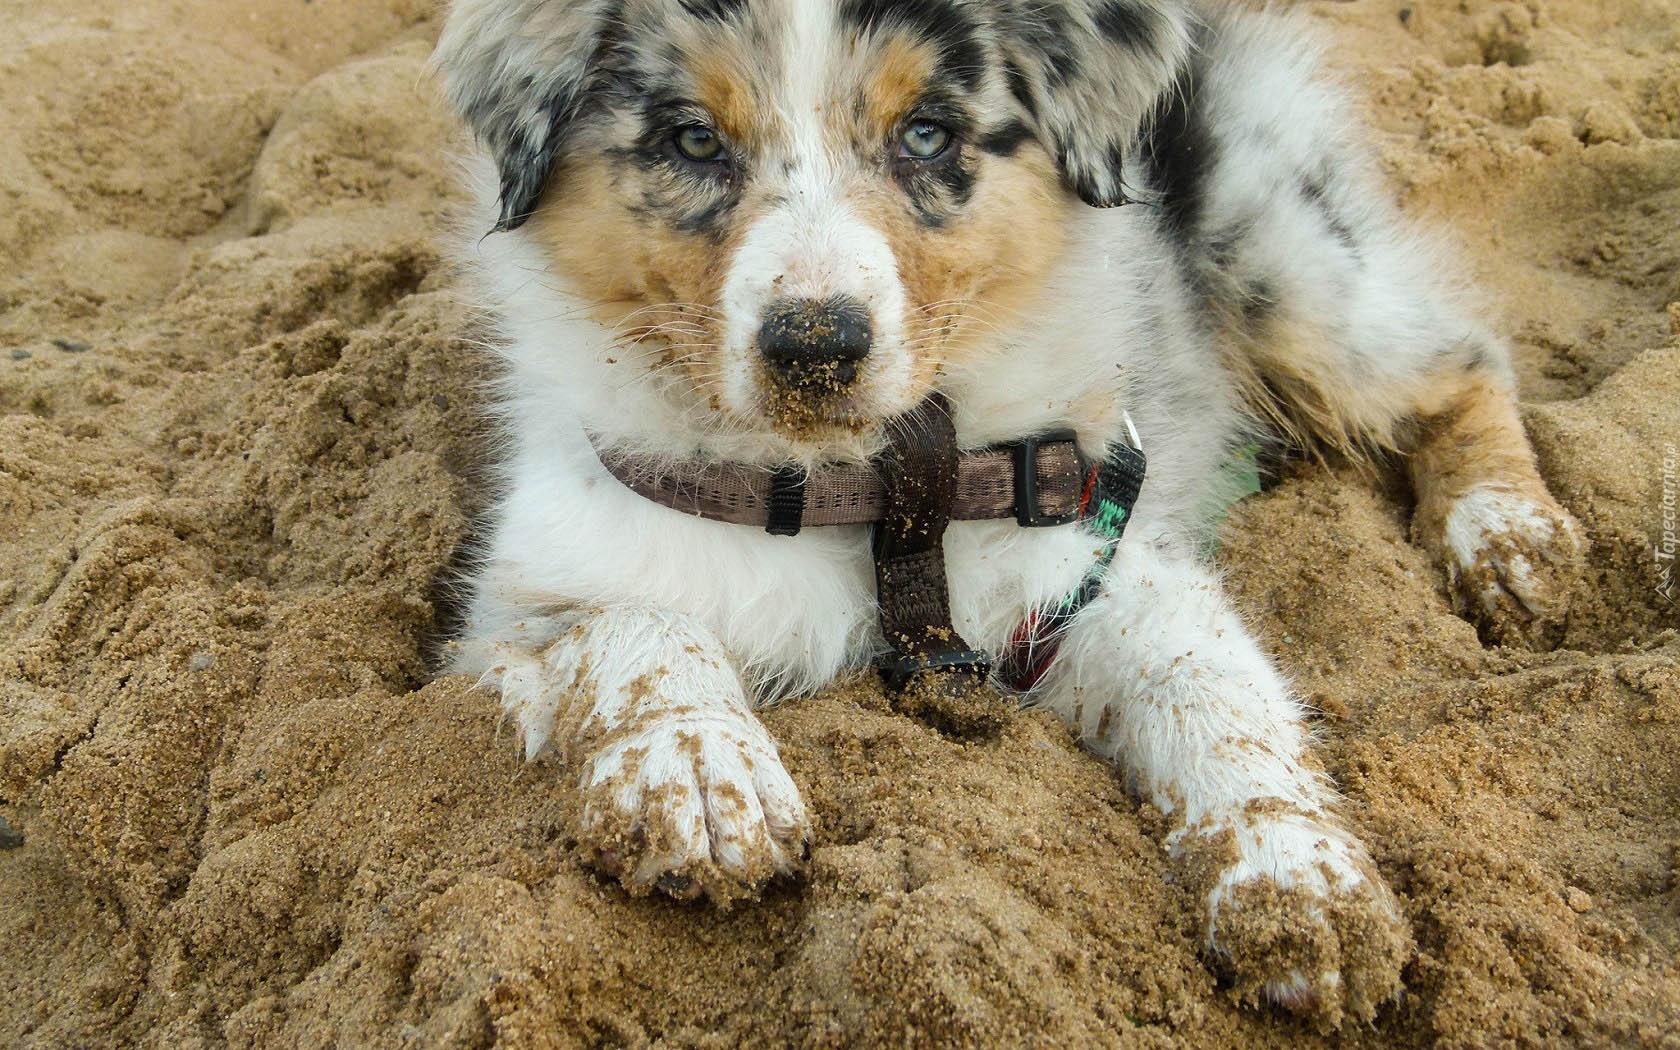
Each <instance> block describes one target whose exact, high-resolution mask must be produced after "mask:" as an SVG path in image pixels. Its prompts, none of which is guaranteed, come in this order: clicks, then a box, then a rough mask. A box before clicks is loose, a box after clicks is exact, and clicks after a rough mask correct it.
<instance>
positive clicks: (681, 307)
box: [528, 155, 742, 394]
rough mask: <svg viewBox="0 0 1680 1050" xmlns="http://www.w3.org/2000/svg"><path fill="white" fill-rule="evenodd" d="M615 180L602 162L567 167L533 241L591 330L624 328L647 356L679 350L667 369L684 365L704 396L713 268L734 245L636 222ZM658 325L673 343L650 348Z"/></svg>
mask: <svg viewBox="0 0 1680 1050" xmlns="http://www.w3.org/2000/svg"><path fill="white" fill-rule="evenodd" d="M621 176H622V173H621V172H619V171H618V170H617V166H616V164H615V162H613V161H611V160H609V159H607V158H605V157H602V156H599V155H594V156H590V155H580V156H578V157H576V158H573V159H571V160H569V161H568V162H567V163H566V165H565V167H564V170H563V173H562V174H561V175H560V177H558V178H556V179H555V180H554V181H553V182H552V183H551V184H550V187H549V190H548V194H547V196H546V197H545V198H544V199H543V202H542V204H541V206H540V207H539V208H538V209H537V212H536V214H535V215H533V216H532V217H531V221H530V223H529V226H528V229H529V231H530V234H531V236H532V237H533V238H534V239H535V240H536V241H537V243H538V244H540V245H541V246H542V249H543V251H544V253H545V254H546V255H547V256H548V258H549V260H550V261H551V263H552V265H553V269H554V272H556V273H561V274H564V275H566V277H567V278H568V279H569V280H570V281H571V283H572V284H573V286H574V287H575V288H576V289H577V290H578V292H580V293H581V295H582V297H583V298H584V299H585V300H587V301H588V302H589V303H590V304H591V305H590V313H591V316H592V317H593V318H594V319H595V320H596V321H597V322H599V323H601V324H603V325H607V326H609V327H621V328H624V330H625V332H626V335H627V337H628V338H629V339H631V340H632V341H633V342H636V343H638V344H643V343H644V341H645V345H648V346H651V347H653V348H659V347H662V346H663V345H664V344H665V343H667V342H676V343H681V344H683V346H682V348H681V352H680V353H671V352H667V353H665V354H663V355H662V356H663V359H664V360H666V361H669V360H672V359H674V358H680V359H681V360H682V365H683V367H684V368H685V369H687V371H688V373H689V375H690V377H691V378H693V380H694V383H695V386H696V388H697V389H701V390H703V391H704V392H706V393H708V394H710V393H711V392H712V391H711V389H710V388H711V386H712V384H713V383H714V382H715V380H716V378H717V376H718V373H719V368H718V354H719V352H718V350H717V347H718V346H719V345H720V344H721V342H722V333H721V331H720V330H719V325H718V322H717V320H716V311H715V307H716V305H717V302H718V297H719V294H720V292H721V289H722V285H723V278H724V274H725V268H724V267H723V266H720V265H718V260H719V259H724V258H728V257H729V255H730V254H731V253H732V252H733V251H734V244H733V243H732V241H733V239H734V238H733V237H732V236H726V237H725V239H724V242H723V243H721V244H720V243H718V242H715V241H712V240H709V239H707V238H704V237H700V236H697V235H694V234H685V233H683V232H681V231H679V230H677V229H675V228H674V227H673V226H672V225H671V224H670V223H669V222H667V221H665V220H664V219H663V218H661V217H659V216H646V215H638V214H636V213H635V212H633V211H631V210H630V208H628V207H627V206H626V205H625V202H624V198H623V197H622V196H621V191H617V190H615V187H617V186H618V185H619V183H620V181H621ZM733 228H735V229H740V228H742V227H741V226H739V225H737V226H735V227H733ZM695 306H698V307H700V308H701V309H694V308H693V307H695ZM660 325H667V326H670V329H669V338H668V339H659V338H651V339H650V338H649V337H650V336H654V334H655V333H654V329H656V328H657V327H658V326H660Z"/></svg>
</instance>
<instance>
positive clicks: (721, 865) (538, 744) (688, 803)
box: [454, 608, 810, 903]
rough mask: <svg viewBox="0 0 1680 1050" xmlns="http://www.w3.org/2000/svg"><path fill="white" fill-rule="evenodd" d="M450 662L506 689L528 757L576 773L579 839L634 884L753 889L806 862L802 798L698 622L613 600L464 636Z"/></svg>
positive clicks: (716, 891) (675, 889)
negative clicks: (553, 752) (546, 753)
mask: <svg viewBox="0 0 1680 1050" xmlns="http://www.w3.org/2000/svg"><path fill="white" fill-rule="evenodd" d="M454 669H455V670H457V671H462V672H465V673H476V674H479V675H480V676H481V678H480V680H481V682H482V683H483V684H485V685H489V686H493V687H495V688H497V689H499V690H500V692H501V694H502V702H503V705H504V707H505V708H506V710H507V712H508V715H509V716H510V717H511V718H512V719H513V720H514V721H515V722H516V723H517V725H518V727H519V731H520V734H521V737H522V740H523V745H524V748H525V752H526V756H527V757H533V756H535V755H537V754H539V753H540V752H542V750H543V749H544V748H546V747H548V746H550V745H551V744H552V745H553V746H554V747H555V748H556V749H557V750H558V752H559V754H560V758H561V760H562V762H563V764H564V765H565V766H566V768H567V769H569V770H576V771H577V774H578V784H579V787H580V788H581V790H582V793H583V794H582V805H581V808H580V812H579V815H578V818H577V827H576V833H577V836H578V840H579V843H580V845H581V846H582V847H583V848H584V849H585V850H586V851H588V853H589V854H590V855H591V856H592V858H593V859H594V861H595V862H596V863H597V864H598V865H599V866H600V867H602V868H603V869H604V870H606V871H607V872H608V873H610V874H613V875H616V876H617V877H618V878H619V879H621V880H622V881H623V883H624V885H625V886H626V887H627V888H629V889H630V890H631V891H632V892H647V891H648V890H650V889H654V888H657V889H660V890H662V891H664V892H666V893H668V894H670V895H672V896H675V897H683V898H690V897H698V896H700V895H702V894H704V895H706V896H708V897H710V898H711V899H713V900H715V901H718V902H720V903H722V902H727V901H729V900H730V899H732V898H734V897H738V896H741V895H744V894H747V893H750V892H751V891H752V890H753V889H754V888H755V887H757V886H758V885H760V884H761V883H763V882H764V881H766V880H767V879H769V878H771V877H772V876H773V875H776V874H782V873H787V872H790V871H792V870H793V869H794V868H795V867H796V866H797V865H798V864H799V862H800V861H801V860H802V859H803V855H804V851H805V849H806V844H807V840H808V837H809V834H810V823H809V821H808V820H807V818H806V815H805V806H804V803H803V802H802V801H801V800H800V797H799V790H798V788H796V787H795V786H794V783H793V781H792V779H790V778H789V776H788V774H787V771H786V770H785V769H783V767H782V762H781V759H780V757H779V756H778V755H777V753H776V745H775V743H774V742H772V741H771V739H770V736H769V734H768V733H766V732H765V729H764V726H763V725H762V724H760V723H759V721H758V719H757V718H756V717H754V716H753V713H752V711H751V708H750V706H749V704H748V702H747V698H746V695H745V693H744V692H743V689H742V685H741V679H740V676H739V674H738V673H737V672H736V670H735V668H734V667H733V666H732V665H731V664H730V661H729V658H728V657H727V656H726V655H725V653H724V651H723V648H722V646H721V645H720V644H719V642H718V641H717V639H716V638H715V637H713V636H712V634H711V632H710V631H708V630H706V629H705V628H704V627H703V626H701V625H700V624H699V623H698V622H697V621H695V620H694V619H692V618H690V617H687V616H683V615H681V614H678V613H673V612H668V611H664V610H658V609H650V608H609V609H595V610H589V611H587V612H580V613H578V614H576V615H567V616H559V617H542V618H531V619H527V620H521V621H519V622H518V624H517V626H516V627H512V628H510V629H508V630H507V631H505V632H502V633H501V634H499V635H492V636H483V635H472V634H469V635H468V636H467V637H465V638H464V639H463V640H462V641H461V642H459V643H458V648H457V651H456V656H455V660H454Z"/></svg>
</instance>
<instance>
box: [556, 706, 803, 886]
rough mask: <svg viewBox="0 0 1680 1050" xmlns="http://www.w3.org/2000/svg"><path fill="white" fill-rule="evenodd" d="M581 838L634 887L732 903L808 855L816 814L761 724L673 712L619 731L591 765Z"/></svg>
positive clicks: (598, 862) (597, 859) (592, 853)
mask: <svg viewBox="0 0 1680 1050" xmlns="http://www.w3.org/2000/svg"><path fill="white" fill-rule="evenodd" d="M582 787H583V791H584V799H583V811H582V814H581V817H580V820H579V842H580V844H581V845H582V846H583V848H584V849H585V850H586V851H587V853H588V854H589V855H590V856H591V857H592V858H593V860H594V862H595V863H596V865H597V866H598V867H600V868H601V869H602V870H604V871H606V872H607V873H608V874H610V875H613V876H615V877H617V878H618V879H619V880H620V881H621V882H623V883H624V885H625V887H626V888H627V889H629V890H630V891H631V892H632V893H647V892H650V891H652V890H656V889H657V890H659V891H661V892H663V893H665V894H668V895H670V896H673V897H677V898H680V899H695V898H698V897H702V896H704V897H707V898H710V899H711V900H712V901H714V902H716V903H720V904H727V903H729V902H730V901H732V900H735V899H737V898H740V897H745V896H750V895H752V894H753V893H755V892H756V891H757V889H758V888H759V887H760V886H762V885H763V884H764V883H765V882H767V881H768V880H769V879H771V878H772V877H774V876H776V875H782V874H789V873H791V872H792V871H793V870H794V869H795V868H796V867H798V865H799V864H800V863H801V862H802V861H803V859H804V856H805V853H806V850H807V844H808V841H809V838H810V822H809V820H808V819H807V817H806V814H805V804H804V802H802V801H801V800H800V797H799V789H798V788H797V787H795V786H794V783H793V780H792V779H791V778H790V777H789V776H788V774H787V771H786V770H785V769H783V767H782V762H781V759H780V758H779V757H778V756H777V754H776V747H775V744H774V743H772V742H771V740H770V738H769V736H768V734H766V733H765V731H764V729H763V727H762V726H759V725H758V724H757V723H756V722H752V721H749V720H744V719H733V718H727V717H719V716H715V715H713V716H703V717H702V716H680V715H671V716H667V717H664V718H661V719H658V720H655V721H652V722H651V724H649V723H645V722H644V723H642V724H639V725H633V726H629V727H626V728H625V729H624V730H621V731H619V732H617V733H614V734H612V735H611V736H610V737H609V738H608V739H607V740H606V741H605V742H604V743H603V745H602V746H601V747H600V749H599V750H597V751H596V753H595V755H594V757H593V758H592V759H591V760H590V761H589V763H588V765H587V766H586V767H585V769H584V773H583V778H582Z"/></svg>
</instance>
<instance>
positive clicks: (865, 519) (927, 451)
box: [598, 394, 1146, 696]
mask: <svg viewBox="0 0 1680 1050" xmlns="http://www.w3.org/2000/svg"><path fill="white" fill-rule="evenodd" d="M1126 428H1127V432H1128V436H1129V438H1130V441H1131V443H1130V444H1129V445H1124V444H1122V445H1118V446H1116V447H1115V448H1114V449H1113V451H1112V452H1110V454H1109V455H1108V456H1107V457H1106V458H1105V459H1103V460H1101V461H1098V462H1091V461H1090V460H1088V459H1087V458H1086V457H1085V456H1084V455H1082V454H1081V453H1080V451H1079V447H1078V444H1077V441H1076V435H1075V434H1074V432H1073V431H1071V430H1057V431H1051V432H1049V433H1045V434H1039V435H1036V436H1033V437H1027V438H1022V439H1020V440H1018V441H1011V442H1006V443H1003V444H999V445H993V446H989V447H987V448H983V449H978V450H974V451H969V452H960V451H958V449H957V444H956V433H955V428H954V427H953V425H952V423H951V417H950V412H949V407H948V405H947V404H946V403H945V401H944V399H943V397H941V396H940V395H937V394H936V395H934V396H933V397H930V398H929V399H928V400H927V401H925V402H923V404H922V405H921V406H920V407H919V408H918V409H917V410H915V411H913V412H910V413H908V414H906V415H904V416H902V417H900V418H899V419H897V420H894V422H893V425H892V427H891V428H889V430H890V435H891V436H890V439H889V441H890V443H889V445H888V446H887V448H886V450H885V451H884V452H883V453H882V454H881V455H880V456H879V457H877V458H876V459H874V460H872V461H871V462H869V463H857V464H836V465H832V466H827V467H819V468H817V469H816V470H814V471H811V472H807V471H805V470H804V469H802V468H799V467H783V468H780V469H775V470H770V469H763V468H754V467H748V466H745V465H742V464H735V463H717V462H713V461H708V460H691V461H686V462H679V463H676V464H674V465H670V464H660V465H659V466H657V467H655V466H652V465H650V464H649V463H648V462H646V461H641V460H638V459H636V458H634V457H627V456H622V455H618V454H615V453H613V452H611V451H599V450H598V454H599V455H600V457H601V461H602V463H603V464H604V465H605V466H606V468H607V470H608V471H609V472H610V473H611V474H612V475H613V476H614V477H615V478H617V479H618V480H619V481H620V482H622V483H623V484H624V485H625V486H626V487H628V488H630V489H631V490H632V491H634V492H636V493H637V494H639V495H641V496H643V497H644V498H646V499H649V500H651V501H653V502H655V503H659V504H661V505H663V506H666V507H670V508H672V509H673V510H678V511H682V512H683V513H685V514H692V515H695V516H697V517H702V518H707V519H710V520H713V521H723V522H730V523H733V524H738V525H750V526H755V527H758V528H762V529H764V530H765V531H766V532H769V533H771V534H772V535H777V536H793V535H797V534H798V533H799V532H800V531H801V530H802V529H805V528H809V527H821V526H828V525H847V524H872V525H873V526H874V540H873V554H874V561H875V585H876V595H877V599H878V602H879V605H880V623H881V633H882V636H883V637H884V638H885V639H886V642H887V645H888V650H889V651H888V652H887V653H886V654H885V655H884V656H883V657H882V658H881V660H880V662H879V665H878V666H879V668H880V671H881V675H882V677H883V679H884V680H885V682H886V685H887V687H888V688H889V689H890V690H892V691H893V692H895V693H897V694H900V695H904V694H906V693H908V692H911V691H915V690H926V689H928V688H930V687H934V688H937V689H938V690H939V691H941V692H943V693H946V694H950V695H953V696H960V695H964V694H967V693H970V692H972V691H973V690H974V689H976V688H977V687H979V686H980V685H983V684H985V683H986V682H988V681H989V680H991V679H992V678H993V672H994V668H993V667H992V664H991V661H990V660H989V659H988V657H987V656H986V654H985V653H983V652H980V651H979V650H976V649H974V648H972V647H971V646H970V645H969V644H968V643H967V642H966V641H964V640H963V638H962V636H961V635H960V634H958V633H957V630H956V628H955V627H954V626H952V624H951V603H950V594H949V591H948V589H947V586H946V580H945V551H944V535H945V529H946V526H947V525H948V524H949V523H950V522H951V521H981V520H991V519H1004V518H1014V519H1015V521H1016V523H1017V524H1018V525H1020V526H1021V527H1022V528H1053V527H1057V526H1062V525H1072V524H1075V523H1077V524H1078V525H1079V526H1080V527H1082V528H1084V529H1085V530H1086V531H1088V532H1090V533H1092V534H1093V535H1094V536H1096V537H1097V538H1098V539H1099V540H1100V541H1101V547H1100V549H1099V550H1098V551H1097V553H1096V555H1095V557H1094V559H1093V562H1092V564H1091V566H1090V568H1089V569H1088V570H1087V571H1086V573H1085V576H1084V577H1083V579H1082V580H1081V582H1080V584H1079V586H1077V587H1076V588H1074V590H1073V591H1071V592H1070V593H1068V594H1067V595H1065V596H1064V597H1063V598H1062V599H1061V600H1060V601H1059V602H1056V603H1055V604H1053V605H1050V606H1046V607H1043V608H1040V609H1036V610H1033V611H1032V612H1030V613H1029V614H1028V615H1027V618H1026V619H1025V620H1024V621H1023V622H1022V624H1021V625H1020V627H1019V628H1018V629H1017V630H1016V631H1015V633H1014V636H1013V637H1012V638H1011V641H1010V644H1009V646H1008V648H1007V649H1006V650H1005V651H1004V652H1003V653H1002V654H1001V658H1000V660H999V662H998V666H997V667H996V668H995V671H996V679H997V680H998V681H999V682H1001V683H1002V684H1004V685H1007V686H1009V687H1010V688H1013V689H1016V690H1019V691H1022V692H1025V691H1027V690H1030V689H1032V688H1033V686H1035V685H1036V684H1037V683H1038V681H1039V679H1040V678H1042V677H1043V675H1044V673H1045V672H1046V671H1047V670H1048V669H1049V667H1050V665H1051V663H1052V662H1053V661H1054V659H1055V657H1056V652H1057V649H1058V646H1059V642H1060V636H1061V633H1062V631H1063V630H1064V629H1065V628H1066V627H1067V625H1068V622H1069V621H1071V620H1072V619H1073V617H1074V616H1075V615H1076V614H1077V613H1078V612H1079V610H1081V609H1083V608H1084V607H1085V606H1086V605H1087V604H1089V603H1090V602H1091V601H1092V599H1094V598H1095V597H1096V596H1097V594H1098V592H1099V591H1100V589H1101V586H1102V577H1103V573H1104V572H1105V571H1106V570H1107V568H1108V566H1109V563H1110V562H1111V561H1112V560H1113V558H1114V550H1115V546H1116V544H1117V543H1118V541H1119V539H1120V537H1121V535H1122V534H1123V533H1124V532H1125V529H1126V525H1127V523H1128V522H1129V521H1130V520H1131V516H1132V507H1133V506H1134V504H1135V503H1136V502H1137V498H1138V491H1139V489H1140V488H1141V487H1142V485H1143V477H1144V470H1145V466H1146V460H1145V457H1144V454H1143V449H1142V447H1141V444H1140V442H1139V441H1138V437H1137V431H1136V430H1135V429H1134V428H1133V427H1132V424H1131V419H1130V418H1129V417H1128V418H1127V420H1126Z"/></svg>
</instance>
